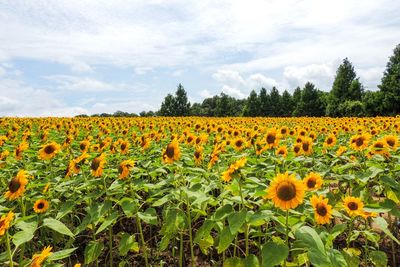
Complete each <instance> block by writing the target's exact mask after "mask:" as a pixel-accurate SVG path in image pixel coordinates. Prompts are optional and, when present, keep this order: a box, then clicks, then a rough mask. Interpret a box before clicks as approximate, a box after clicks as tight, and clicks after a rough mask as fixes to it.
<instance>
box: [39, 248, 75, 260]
mask: <svg viewBox="0 0 400 267" xmlns="http://www.w3.org/2000/svg"><path fill="white" fill-rule="evenodd" d="M77 249H78V248H69V249H64V250H60V251H56V252H53V253H51V255H50V256H49V257H48V258H47V260H48V261H56V260H61V259H65V258H67V257H69V255H71V253H72V252H74V251H75V250H77Z"/></svg>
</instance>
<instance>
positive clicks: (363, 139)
mask: <svg viewBox="0 0 400 267" xmlns="http://www.w3.org/2000/svg"><path fill="white" fill-rule="evenodd" d="M369 139H370V137H369V135H367V134H358V135H354V136H352V137H351V139H350V147H351V148H353V149H354V150H358V151H360V150H364V149H365V148H366V147H367V146H368V142H369Z"/></svg>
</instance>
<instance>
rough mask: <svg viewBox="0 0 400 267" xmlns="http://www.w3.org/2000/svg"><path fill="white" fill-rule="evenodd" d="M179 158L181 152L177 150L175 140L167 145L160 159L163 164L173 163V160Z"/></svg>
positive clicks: (177, 146)
mask: <svg viewBox="0 0 400 267" xmlns="http://www.w3.org/2000/svg"><path fill="white" fill-rule="evenodd" d="M180 156H181V151H180V149H179V143H178V141H176V140H173V141H172V142H171V143H169V144H168V145H167V147H166V148H165V150H164V152H163V154H162V159H163V162H165V163H173V162H174V161H175V160H178V159H179V158H180Z"/></svg>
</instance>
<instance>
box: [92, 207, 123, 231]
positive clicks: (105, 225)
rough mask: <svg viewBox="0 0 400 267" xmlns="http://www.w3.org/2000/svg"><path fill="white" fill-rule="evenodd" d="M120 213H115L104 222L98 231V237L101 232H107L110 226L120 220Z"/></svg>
mask: <svg viewBox="0 0 400 267" xmlns="http://www.w3.org/2000/svg"><path fill="white" fill-rule="evenodd" d="M118 215H119V214H118V212H117V211H113V212H112V213H111V214H110V216H108V217H107V218H106V219H105V220H104V222H103V223H102V224H101V225H100V227H99V229H97V231H96V235H97V234H98V233H100V232H101V231H103V230H105V229H106V228H107V227H108V226H110V225H111V224H113V223H114V222H115V221H116V220H117V219H118Z"/></svg>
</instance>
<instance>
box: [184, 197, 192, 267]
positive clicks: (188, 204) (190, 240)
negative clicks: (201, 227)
mask: <svg viewBox="0 0 400 267" xmlns="http://www.w3.org/2000/svg"><path fill="white" fill-rule="evenodd" d="M186 206H187V216H188V223H189V242H190V244H189V245H190V257H191V263H190V264H191V266H192V267H193V266H194V251H193V235H192V217H191V215H190V202H189V197H188V199H187V205H186Z"/></svg>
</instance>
